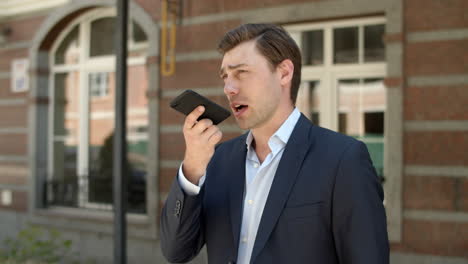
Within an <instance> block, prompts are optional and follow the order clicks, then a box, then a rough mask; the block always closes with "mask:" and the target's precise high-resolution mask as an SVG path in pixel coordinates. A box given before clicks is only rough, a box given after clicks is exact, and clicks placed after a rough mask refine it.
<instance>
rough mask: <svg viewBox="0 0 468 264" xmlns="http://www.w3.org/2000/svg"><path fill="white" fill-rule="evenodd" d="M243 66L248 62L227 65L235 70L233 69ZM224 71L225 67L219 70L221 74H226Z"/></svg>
mask: <svg viewBox="0 0 468 264" xmlns="http://www.w3.org/2000/svg"><path fill="white" fill-rule="evenodd" d="M242 66H247V64H245V63H239V64H236V65H228V66H227V67H228V69H230V70H233V69H237V68H239V67H242ZM224 72H225V70H224V68H221V69H220V70H219V76H222V75H223V74H224Z"/></svg>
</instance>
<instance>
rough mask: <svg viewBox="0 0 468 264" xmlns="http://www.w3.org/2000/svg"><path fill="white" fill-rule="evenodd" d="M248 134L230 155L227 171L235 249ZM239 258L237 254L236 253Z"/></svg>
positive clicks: (236, 246) (240, 212) (242, 196)
mask: <svg viewBox="0 0 468 264" xmlns="http://www.w3.org/2000/svg"><path fill="white" fill-rule="evenodd" d="M245 140H246V136H242V137H241V138H240V139H239V141H238V142H236V145H235V146H234V148H233V151H232V154H231V155H229V161H228V162H229V164H230V165H229V166H228V167H227V168H226V173H227V176H228V179H229V182H230V186H229V187H228V188H229V206H230V210H229V211H230V214H231V227H232V237H233V238H234V246H235V249H234V251H235V252H237V249H238V247H239V236H240V227H241V223H242V210H243V208H242V207H243V204H244V203H243V200H244V186H245V157H246V154H247V147H246V145H245ZM236 258H237V254H236Z"/></svg>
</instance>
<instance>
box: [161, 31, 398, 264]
mask: <svg viewBox="0 0 468 264" xmlns="http://www.w3.org/2000/svg"><path fill="white" fill-rule="evenodd" d="M219 50H220V51H221V53H222V54H223V60H222V63H221V69H220V77H221V78H222V79H223V81H224V93H225V94H226V96H227V98H228V100H229V102H230V106H231V110H232V112H233V114H234V116H235V119H236V121H237V123H238V125H239V126H240V127H241V128H242V129H246V130H247V129H248V130H249V132H248V133H246V134H244V135H242V136H240V137H237V138H235V139H232V140H229V141H227V142H224V143H222V144H220V145H218V146H216V144H217V143H218V142H219V141H220V140H221V137H222V134H221V132H220V130H219V128H218V127H217V126H215V125H213V123H212V122H211V121H210V120H208V119H203V120H200V121H197V119H198V117H199V116H200V115H201V114H202V113H203V111H204V108H203V107H202V106H199V107H198V108H196V109H195V110H194V111H193V112H192V113H190V114H189V115H188V116H187V117H186V119H185V123H184V127H183V133H184V138H185V142H186V151H185V156H184V161H183V163H182V165H181V167H180V169H179V173H178V175H177V178H176V179H175V181H174V183H173V185H172V187H171V190H170V192H169V195H168V198H167V200H166V203H165V206H164V208H163V211H162V216H161V247H162V251H163V254H164V256H165V257H166V258H167V259H168V260H169V261H170V262H178V263H180V262H187V261H190V260H191V259H193V258H194V257H195V256H196V255H197V254H198V253H199V251H200V249H201V248H202V247H203V245H205V244H206V247H207V252H208V261H209V263H210V264H211V263H213V264H220V263H238V264H248V263H255V264H272V263H285V264H289V263H291V264H300V263H317V264H335V263H340V264H387V263H388V261H389V245H388V238H387V229H386V216H385V209H384V207H383V204H382V201H383V191H382V187H381V184H380V181H379V179H378V177H377V176H376V173H375V170H374V168H373V166H372V163H371V160H370V158H369V154H368V151H367V148H366V146H365V145H364V144H363V143H362V142H360V141H357V140H355V139H352V138H350V137H347V136H344V135H341V134H338V133H335V132H333V131H330V130H327V129H324V128H320V127H318V126H315V125H313V124H312V123H311V122H310V121H309V120H308V119H306V118H305V117H304V116H303V115H302V114H300V113H299V111H298V110H297V109H296V108H295V106H294V104H295V100H296V96H297V91H298V89H299V84H300V76H301V55H300V51H299V48H298V47H297V45H296V43H295V42H294V41H293V40H292V39H291V37H290V36H289V35H288V34H287V33H286V32H285V31H284V30H283V29H282V28H281V27H278V26H275V25H271V24H246V25H242V26H239V27H238V28H235V29H233V30H231V31H230V32H228V33H226V35H225V36H224V37H223V39H222V40H221V42H220V44H219Z"/></svg>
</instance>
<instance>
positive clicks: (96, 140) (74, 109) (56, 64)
mask: <svg viewBox="0 0 468 264" xmlns="http://www.w3.org/2000/svg"><path fill="white" fill-rule="evenodd" d="M114 27H115V12H114V11H113V10H110V9H97V10H94V11H91V12H89V13H88V14H86V15H85V16H83V17H80V18H79V19H78V20H76V21H75V22H74V23H72V24H71V25H70V26H69V27H68V28H67V29H66V30H64V31H63V32H62V33H61V35H60V36H59V37H58V39H57V41H56V43H54V45H53V47H52V52H51V57H50V62H51V66H50V68H51V80H53V82H52V84H51V98H52V102H53V103H52V104H50V111H49V112H50V118H49V120H50V124H49V135H50V137H49V138H50V139H51V140H50V142H49V146H50V147H49V150H50V151H49V153H48V154H47V155H48V156H49V159H48V160H49V164H48V172H49V173H48V179H47V182H46V186H47V188H46V189H47V199H46V204H47V205H48V206H67V207H79V208H93V209H99V210H109V209H111V204H112V200H113V196H112V188H113V184H112V179H113V175H112V158H113V146H112V145H113V131H114V108H115V102H114V95H115V71H114V67H115V57H114V55H113V54H114V41H113V40H114ZM129 28H130V29H131V31H132V34H129V36H130V37H129V49H130V51H135V50H137V51H138V52H135V54H133V55H132V53H131V52H130V54H131V55H130V57H129V60H128V75H129V78H128V87H129V88H128V89H129V90H128V95H127V109H128V110H127V112H128V116H127V120H128V128H127V131H129V132H128V134H127V148H128V153H127V158H128V160H129V167H130V168H129V171H128V180H129V183H128V189H127V195H128V211H129V212H133V213H146V174H147V154H148V151H147V146H148V130H147V129H145V128H147V127H148V102H147V98H146V96H145V93H146V89H147V79H148V78H147V76H146V67H145V64H144V63H145V61H146V60H145V57H144V56H145V55H144V54H145V53H146V47H147V37H146V35H145V34H144V32H143V31H142V30H141V28H140V27H139V26H138V25H137V24H136V23H135V22H131V23H130V24H129ZM134 124H138V125H137V127H138V129H137V130H136V131H135V129H134V126H135V125H134Z"/></svg>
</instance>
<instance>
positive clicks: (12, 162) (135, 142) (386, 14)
mask: <svg viewBox="0 0 468 264" xmlns="http://www.w3.org/2000/svg"><path fill="white" fill-rule="evenodd" d="M161 8H162V2H161V0H131V1H130V20H129V23H128V29H129V38H128V47H129V48H128V49H129V59H128V98H127V101H128V115H127V120H128V121H127V122H128V126H127V133H128V134H127V142H128V149H129V152H128V159H129V161H130V170H129V184H128V188H127V193H128V206H129V215H128V255H129V263H165V261H164V259H163V257H162V255H161V252H160V248H159V236H158V224H159V220H158V219H159V213H160V210H161V206H162V203H163V202H164V200H165V198H166V196H167V192H168V190H169V188H170V185H171V183H172V181H173V179H174V177H175V176H176V172H177V169H178V167H179V165H180V162H181V160H182V158H183V151H184V140H183V136H182V133H181V130H182V123H183V116H182V115H181V114H179V113H177V112H175V111H174V110H172V109H170V107H169V101H170V100H172V99H173V98H174V97H175V96H177V95H178V94H179V93H181V92H182V91H183V90H185V89H193V90H196V91H198V92H200V93H202V94H204V95H206V96H208V97H209V98H211V99H213V100H215V101H217V102H218V103H220V104H222V105H224V106H227V101H226V99H225V97H224V94H223V89H222V82H221V80H220V79H219V77H218V74H217V73H218V69H219V65H220V62H221V56H220V55H219V54H218V52H217V51H216V45H217V42H218V40H219V39H220V37H221V36H222V35H223V34H224V33H225V32H226V31H227V30H229V29H231V28H233V27H236V26H237V25H239V24H241V23H257V22H262V23H263V22H267V23H277V24H281V25H283V26H284V27H285V29H286V30H287V31H288V32H290V34H291V35H292V36H293V38H294V39H295V40H296V41H297V43H298V44H299V46H300V48H301V50H302V53H303V70H302V80H303V82H302V85H301V88H300V91H299V96H298V101H297V106H298V108H299V109H300V110H301V111H302V112H303V113H304V114H305V115H306V116H307V117H309V118H310V119H311V120H313V122H314V123H316V124H318V125H320V126H323V127H327V128H330V129H333V130H335V131H339V132H341V133H344V134H348V135H351V136H353V137H356V138H358V139H360V140H362V141H363V142H365V143H366V144H367V146H368V148H369V151H370V154H371V157H372V160H373V162H374V165H375V167H376V169H377V172H378V174H379V176H380V177H381V178H382V180H383V185H384V189H385V197H386V198H385V206H386V209H387V219H388V232H389V237H390V241H391V252H392V253H391V263H401V264H405V263H408V264H409V263H411V264H414V263H417V264H422V263H431V264H434V263H444V264H461V263H468V1H466V0H444V1H441V0H382V1H375V0H313V1H310V0H309V1H306V0H269V1H255V0H250V1H229V0H198V1H190V0H174V1H171V2H169V8H168V15H169V16H168V20H169V22H170V21H172V22H175V24H172V27H170V28H169V29H168V30H162V27H161V25H162V24H164V21H165V20H162V19H161V18H162V16H161V14H162V13H163V12H162V10H161ZM115 16H116V10H115V1H113V0H42V1H35V0H2V1H0V146H1V147H0V241H2V240H3V239H5V238H6V237H9V236H13V237H14V236H15V235H16V234H17V232H18V231H19V230H21V229H22V228H24V227H25V225H26V224H27V223H33V224H36V225H39V226H42V227H44V228H55V229H58V230H59V231H60V232H61V233H62V234H63V235H64V236H65V237H66V238H70V239H72V241H73V247H74V249H75V250H76V251H78V252H80V255H81V256H83V257H92V258H94V259H96V260H98V263H111V260H112V255H113V253H112V252H113V251H112V250H113V249H112V245H113V243H112V233H113V229H112V151H113V147H112V136H113V126H114V118H115V117H114V94H115V56H114V42H115V41H114V33H115V21H116V19H115ZM169 24H171V23H169ZM172 30H176V38H171V33H172V32H173V31H172ZM163 40H165V42H164V44H163V45H162V41H163ZM171 51H174V53H171ZM171 54H173V55H174V56H172V55H171ZM164 55H167V56H164ZM163 59H164V60H163ZM172 67H175V68H174V69H175V70H174V72H173V73H171V71H172ZM161 70H162V71H163V73H164V74H162V73H161ZM221 128H222V130H223V132H224V139H229V138H232V137H235V136H237V135H240V134H241V133H242V132H243V131H241V130H240V129H239V128H238V127H237V126H236V124H235V120H234V119H233V118H232V117H231V118H230V119H228V120H227V121H225V122H224V123H223V124H222V125H221ZM356 243H359V241H356ZM205 262H206V260H205V256H204V254H202V255H201V256H200V257H198V258H197V259H196V260H195V261H194V263H205Z"/></svg>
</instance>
